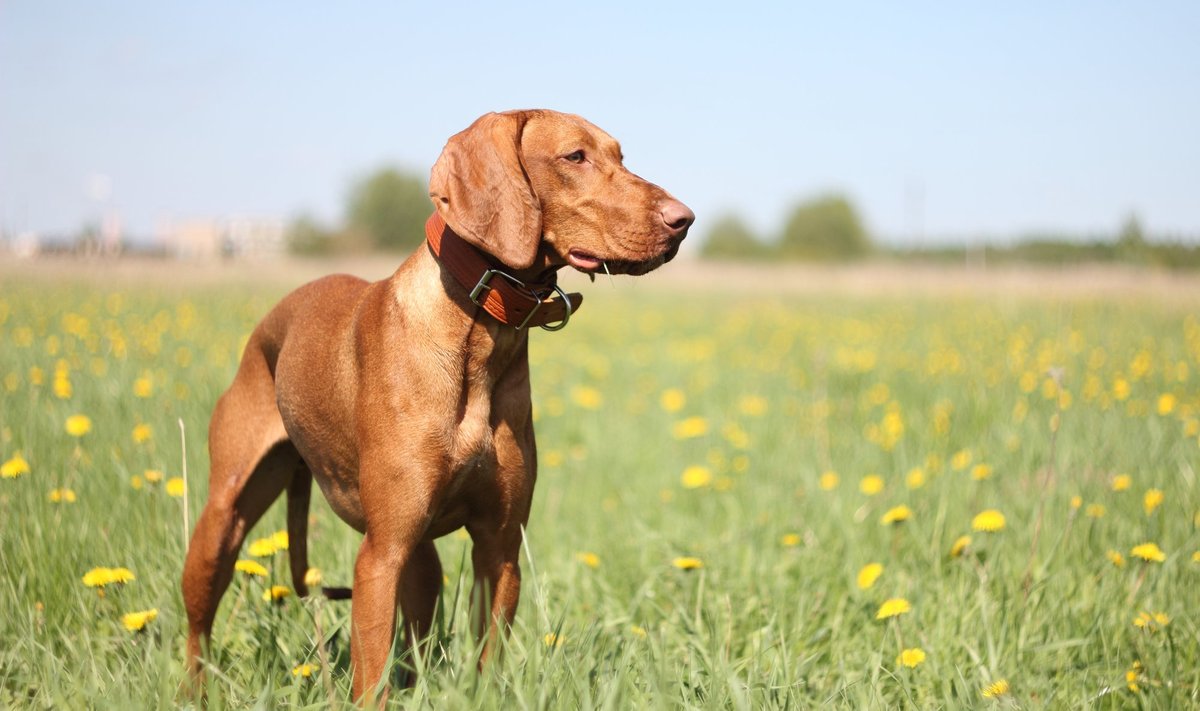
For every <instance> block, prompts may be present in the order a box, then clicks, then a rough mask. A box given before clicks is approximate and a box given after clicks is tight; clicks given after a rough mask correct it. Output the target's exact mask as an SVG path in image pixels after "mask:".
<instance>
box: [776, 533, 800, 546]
mask: <svg viewBox="0 0 1200 711" xmlns="http://www.w3.org/2000/svg"><path fill="white" fill-rule="evenodd" d="M779 543H780V545H783V546H785V547H787V548H795V547H796V546H798V545H800V534H798V533H785V534H783V536H781V537H780V539H779Z"/></svg>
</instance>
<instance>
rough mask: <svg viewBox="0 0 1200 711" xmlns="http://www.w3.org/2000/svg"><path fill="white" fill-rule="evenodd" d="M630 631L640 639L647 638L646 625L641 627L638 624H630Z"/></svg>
mask: <svg viewBox="0 0 1200 711" xmlns="http://www.w3.org/2000/svg"><path fill="white" fill-rule="evenodd" d="M629 632H630V633H631V634H632V635H633V636H634V637H637V638H639V639H646V629H645V628H644V627H639V626H638V625H630V626H629Z"/></svg>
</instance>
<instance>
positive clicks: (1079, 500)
mask: <svg viewBox="0 0 1200 711" xmlns="http://www.w3.org/2000/svg"><path fill="white" fill-rule="evenodd" d="M1080 506H1083V497H1082V496H1079V495H1075V496H1072V497H1071V508H1073V509H1077V508H1079V507H1080Z"/></svg>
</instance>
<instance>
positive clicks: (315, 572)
mask: <svg viewBox="0 0 1200 711" xmlns="http://www.w3.org/2000/svg"><path fill="white" fill-rule="evenodd" d="M304 584H305V585H307V586H308V587H310V588H315V587H317V586H318V585H320V584H321V569H320V568H309V569H308V570H306V571H304Z"/></svg>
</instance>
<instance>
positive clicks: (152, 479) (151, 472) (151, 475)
mask: <svg viewBox="0 0 1200 711" xmlns="http://www.w3.org/2000/svg"><path fill="white" fill-rule="evenodd" d="M142 476H144V477H146V482H147V483H150V484H157V483H158V482H160V481H162V480H163V473H162V472H161V471H159V470H158V469H147V470H146V471H144V472H142Z"/></svg>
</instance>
